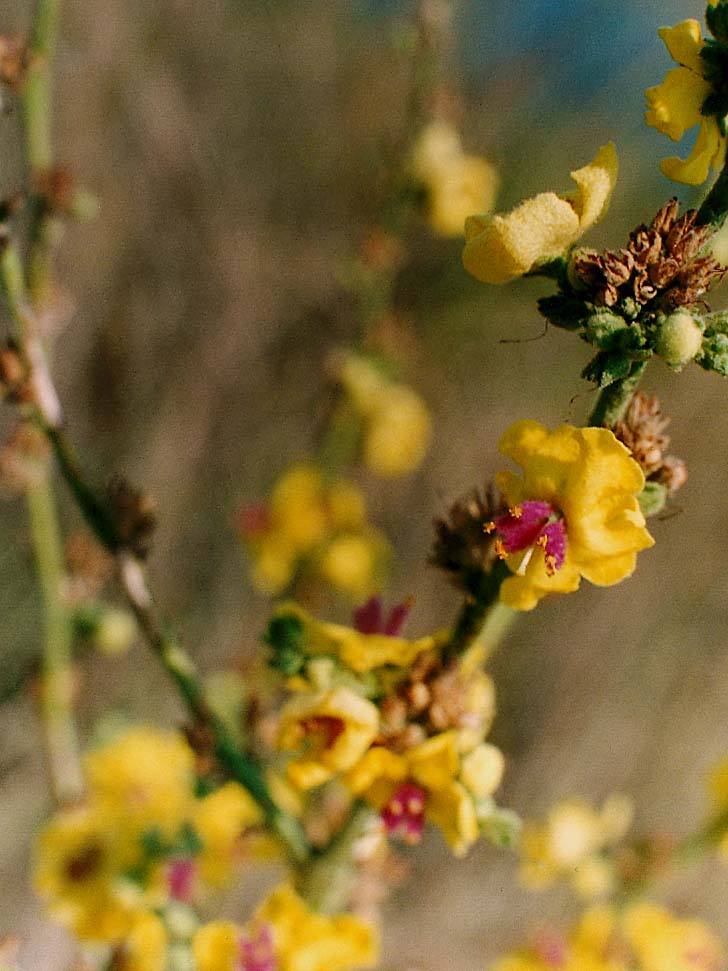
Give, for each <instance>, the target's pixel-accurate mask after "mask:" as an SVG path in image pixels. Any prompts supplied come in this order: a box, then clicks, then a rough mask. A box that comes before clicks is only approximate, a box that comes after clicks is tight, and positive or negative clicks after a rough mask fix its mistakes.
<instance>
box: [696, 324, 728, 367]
mask: <svg viewBox="0 0 728 971" xmlns="http://www.w3.org/2000/svg"><path fill="white" fill-rule="evenodd" d="M697 362H698V364H699V365H700V366H701V367H702V368H705V370H706V371H716V372H717V373H718V374H723V375H725V377H728V337H726V335H725V334H715V333H711V334H706V336H705V339H704V340H703V350H702V354H701V355H700V357H698V358H697Z"/></svg>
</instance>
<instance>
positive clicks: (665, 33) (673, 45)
mask: <svg viewBox="0 0 728 971" xmlns="http://www.w3.org/2000/svg"><path fill="white" fill-rule="evenodd" d="M657 33H658V34H659V35H660V37H661V38H662V40H663V41H664V43H665V47H666V48H667V50H668V53H669V54H670V57H671V58H672V59H673V61H675V63H676V64H682V66H683V67H689V68H690V70H691V71H695V73H696V74H702V73H703V67H704V65H703V59H702V58H701V56H700V51H701V50H702V49H703V47H704V46H705V41H704V40H703V34H702V30H701V28H700V24H699V23H698V21H697V20H693V19H690V20H683V21H682V23H679V24H675V26H674V27H661V28H660V29H659V30H658V31H657Z"/></svg>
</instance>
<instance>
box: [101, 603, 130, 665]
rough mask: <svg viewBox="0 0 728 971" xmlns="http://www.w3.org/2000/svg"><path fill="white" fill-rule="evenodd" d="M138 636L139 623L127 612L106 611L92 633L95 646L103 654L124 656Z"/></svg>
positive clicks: (111, 609) (112, 609)
mask: <svg viewBox="0 0 728 971" xmlns="http://www.w3.org/2000/svg"><path fill="white" fill-rule="evenodd" d="M136 636H137V623H136V621H135V620H134V618H133V617H132V615H131V614H130V613H129V612H128V611H127V610H117V609H115V608H110V609H108V610H104V611H103V613H102V614H101V615H100V617H99V618H98V620H97V622H96V626H95V628H94V630H93V633H92V639H93V645H94V647H95V648H96V650H97V651H101V653H102V654H123V653H124V652H125V651H128V650H129V648H130V647H131V645H132V644H133V643H134V638H135V637H136Z"/></svg>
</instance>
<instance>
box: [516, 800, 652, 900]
mask: <svg viewBox="0 0 728 971" xmlns="http://www.w3.org/2000/svg"><path fill="white" fill-rule="evenodd" d="M632 815H633V807H632V803H631V801H630V800H628V799H626V797H624V796H618V795H615V796H610V797H609V799H607V800H606V802H605V803H604V806H603V807H602V809H601V810H600V811H597V810H595V809H594V808H593V807H592V806H590V805H589V804H588V803H586V802H584V801H583V800H581V799H565V800H562V801H561V802H558V803H557V804H556V805H555V806H554V807H553V808H552V809H551V811H550V812H549V814H548V817H547V819H546V822H545V823H544V824H543V825H539V824H535V823H529V824H527V825H526V826H525V827H524V829H523V834H522V837H521V869H520V876H521V880H522V881H523V883H524V884H525V885H526V886H527V887H530V888H531V889H542V888H544V887H547V886H549V885H551V884H552V883H553V882H554V881H555V880H557V879H558V878H559V877H562V878H565V879H568V880H570V881H571V883H572V885H573V886H574V889H575V890H576V891H577V893H579V894H580V895H581V896H583V897H598V896H601V895H604V894H606V893H609V892H610V891H611V890H612V889H613V887H614V881H615V872H614V867H613V865H612V864H611V862H610V861H609V860H608V859H606V858H605V857H604V856H603V855H602V854H603V852H604V850H606V849H607V848H609V847H611V846H613V845H614V844H615V843H617V842H619V840H621V839H622V837H623V836H624V835H625V833H626V832H627V830H628V829H629V826H630V824H631V821H632Z"/></svg>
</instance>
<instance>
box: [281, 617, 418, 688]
mask: <svg viewBox="0 0 728 971" xmlns="http://www.w3.org/2000/svg"><path fill="white" fill-rule="evenodd" d="M282 618H291V619H295V620H297V621H298V622H299V623H300V624H301V627H302V631H303V637H304V644H303V645H302V648H303V651H304V653H305V654H307V655H320V654H324V655H333V656H334V657H338V658H339V659H340V660H341V662H342V663H343V664H345V665H346V666H347V667H349V668H351V669H352V671H356V673H357V674H365V673H366V672H368V671H372V670H374V669H375V668H381V667H384V666H386V665H393V666H395V667H400V668H403V667H409V666H410V665H411V664H412V662H413V661H414V659H415V658H416V657H417V656H418V655H419V654H421V653H422V652H423V651H430V650H432V649H433V648H434V647H435V646H436V643H437V642H436V639H435V637H432V636H429V637H421V638H419V640H416V641H409V640H407V639H406V638H404V637H391V636H390V635H388V634H361V633H360V632H359V631H357V630H354V629H353V628H352V627H345V626H344V625H343V624H329V623H326V622H324V621H320V620H316V619H315V618H314V617H312V616H311V615H310V614H309V613H308V612H307V611H305V610H304V609H303V608H302V607H299V605H298V604H296V603H293V602H290V603H285V604H281V606H280V607H278V609H277V610H276V611H275V613H274V614H273V619H274V620H277V619H282Z"/></svg>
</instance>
